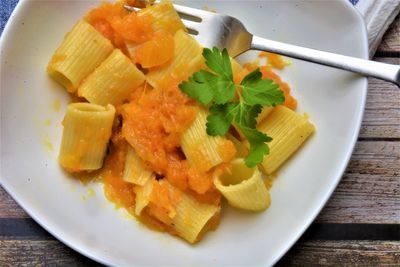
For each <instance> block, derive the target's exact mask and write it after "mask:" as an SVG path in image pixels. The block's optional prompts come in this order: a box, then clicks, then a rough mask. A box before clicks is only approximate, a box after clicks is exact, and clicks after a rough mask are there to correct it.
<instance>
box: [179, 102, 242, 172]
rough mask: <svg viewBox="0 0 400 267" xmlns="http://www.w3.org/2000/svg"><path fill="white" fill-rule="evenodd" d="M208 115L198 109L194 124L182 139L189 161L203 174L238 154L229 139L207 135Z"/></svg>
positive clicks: (183, 148) (182, 145) (184, 151)
mask: <svg viewBox="0 0 400 267" xmlns="http://www.w3.org/2000/svg"><path fill="white" fill-rule="evenodd" d="M207 115H208V113H207V111H206V110H204V109H203V108H198V109H197V115H196V118H195V120H194V122H193V123H192V125H191V126H190V127H189V128H188V129H186V131H185V132H184V133H183V135H182V139H181V147H182V150H183V153H184V154H185V156H186V158H187V160H188V161H189V163H190V164H191V165H192V166H194V167H195V168H196V169H198V170H199V171H201V172H205V171H208V170H209V169H211V168H212V167H214V166H217V165H218V164H220V163H222V162H228V161H230V160H231V159H232V158H233V157H234V155H235V153H236V150H235V147H234V145H233V144H232V142H231V141H229V140H228V139H226V138H224V137H221V136H210V135H208V134H207V132H206V123H207Z"/></svg>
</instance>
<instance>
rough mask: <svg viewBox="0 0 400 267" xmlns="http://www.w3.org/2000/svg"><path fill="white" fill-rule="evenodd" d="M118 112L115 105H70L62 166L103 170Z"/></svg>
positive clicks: (62, 149)
mask: <svg viewBox="0 0 400 267" xmlns="http://www.w3.org/2000/svg"><path fill="white" fill-rule="evenodd" d="M114 115H115V108H114V107H113V106H112V105H108V106H106V107H103V106H99V105H94V104H89V103H74V104H70V105H69V106H68V108H67V112H66V114H65V117H64V120H63V126H64V131H63V136H62V141H61V148H60V154H59V162H60V164H61V166H63V167H64V168H65V169H67V170H68V171H71V172H78V171H92V170H97V169H100V168H101V167H102V165H103V160H104V156H105V153H106V149H107V144H108V141H109V139H110V136H111V127H112V124H113V121H114Z"/></svg>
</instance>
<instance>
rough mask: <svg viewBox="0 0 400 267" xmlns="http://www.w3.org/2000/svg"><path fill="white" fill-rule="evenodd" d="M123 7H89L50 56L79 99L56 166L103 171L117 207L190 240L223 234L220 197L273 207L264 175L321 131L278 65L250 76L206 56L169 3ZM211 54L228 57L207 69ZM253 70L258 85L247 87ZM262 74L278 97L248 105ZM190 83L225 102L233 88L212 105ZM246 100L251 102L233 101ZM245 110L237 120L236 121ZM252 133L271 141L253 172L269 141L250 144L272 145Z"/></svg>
mask: <svg viewBox="0 0 400 267" xmlns="http://www.w3.org/2000/svg"><path fill="white" fill-rule="evenodd" d="M132 2H133V1H129V3H132ZM126 3H127V2H125V1H118V2H116V3H114V4H111V3H103V4H101V5H100V6H99V7H97V8H95V9H93V10H91V11H90V12H89V13H88V14H87V15H86V16H85V19H86V20H87V21H88V22H87V21H85V20H80V21H78V23H77V24H76V25H75V26H74V28H73V29H72V31H71V32H70V33H69V34H67V35H66V37H65V39H64V41H63V43H62V44H61V46H60V47H59V48H58V49H57V50H56V52H55V54H54V56H53V58H52V59H51V60H50V63H49V66H48V73H49V74H50V76H52V77H53V78H54V79H55V80H56V81H58V82H59V83H61V84H62V85H63V86H64V87H66V88H67V89H68V91H69V92H70V93H71V95H72V96H73V99H74V101H81V102H80V103H72V104H69V105H68V107H67V111H66V114H65V118H64V120H63V125H64V131H63V136H62V142H61V147H60V153H59V163H60V165H61V166H62V167H63V168H64V169H65V170H67V171H68V172H72V173H76V172H79V173H85V172H92V171H94V170H97V171H96V176H99V177H100V178H101V181H102V182H103V183H104V192H105V195H106V197H107V199H109V200H110V201H112V202H113V203H115V205H116V207H124V208H125V209H126V210H127V211H128V212H130V213H131V214H132V215H134V216H135V217H137V218H138V219H139V220H140V221H141V222H143V223H145V224H146V225H148V226H149V227H151V228H152V229H159V230H163V231H168V232H169V233H171V234H173V235H177V236H179V237H181V238H183V239H184V240H186V241H187V242H189V243H195V242H197V241H199V240H200V239H201V238H202V237H203V235H204V234H205V233H206V232H208V231H210V230H213V229H215V228H216V227H217V225H218V222H219V219H220V216H221V206H222V202H223V201H224V200H226V201H227V202H228V204H229V205H230V206H233V207H235V208H239V209H244V210H249V211H253V212H260V211H263V210H265V209H267V208H268V207H269V206H270V205H271V200H270V195H269V191H268V189H269V188H270V180H266V179H265V176H264V175H263V172H264V174H267V175H269V174H271V173H275V172H276V171H277V170H278V169H279V167H280V166H281V165H282V164H283V163H284V162H285V161H286V160H287V159H288V158H289V157H290V156H291V155H292V154H293V153H294V152H295V151H296V150H297V149H298V148H299V147H300V146H301V145H302V143H303V142H304V141H305V140H306V139H307V138H308V137H309V136H310V135H311V134H312V132H314V130H315V128H314V126H313V125H312V123H311V122H310V121H309V120H308V117H306V116H301V115H299V114H297V113H296V112H295V111H294V108H295V107H296V105H297V102H296V100H295V99H294V98H293V97H292V96H291V95H290V90H289V87H288V85H287V84H286V83H284V82H283V81H281V79H280V78H279V76H278V75H277V74H276V73H274V72H273V71H272V69H271V68H272V67H271V66H269V65H268V66H267V65H265V66H261V71H254V70H255V68H258V64H255V63H254V62H253V63H249V64H244V65H242V64H240V63H239V62H238V61H236V60H235V59H233V58H230V57H229V55H228V54H227V53H226V54H224V53H219V52H218V51H216V52H215V50H209V49H204V48H203V47H202V46H201V45H200V44H199V43H198V42H197V41H196V40H195V39H194V38H193V37H192V36H191V35H190V34H189V33H188V32H187V30H186V29H185V27H184V24H183V23H182V21H181V20H180V18H179V15H178V13H177V12H176V11H175V10H174V9H173V5H172V4H171V2H169V1H161V2H160V3H158V4H155V5H151V4H149V5H148V6H147V7H145V8H142V9H141V10H140V11H132V12H128V11H127V10H126V9H125V8H124V4H126ZM89 22H90V23H89ZM207 53H208V55H209V56H210V53H216V54H214V55H217V57H218V56H221V58H223V64H220V65H218V62H219V61H218V58H217V57H214V58H213V59H214V62H212V63H210V60H209V58H208V57H207V55H206V54H207ZM218 53H219V54H218ZM205 59H207V61H206V60H205ZM206 63H207V64H206ZM212 65H213V66H212ZM216 65H217V66H216ZM218 66H219V67H220V69H223V70H224V71H225V72H224V73H223V75H225V76H226V77H222V80H223V82H222V83H220V84H223V85H222V86H218V87H212V86H209V85H210V84H209V83H207V79H208V78H210V77H212V79H214V81H217V82H218V81H221V80H220V78H221V76H218ZM200 70H201V72H198V71H200ZM210 70H211V72H209V71H210ZM194 72H197V74H198V76H197V78H198V80H196V79H197V78H195V77H194V76H192V75H193V73H194ZM231 72H232V73H231ZM249 73H251V74H252V75H253V76H252V79H251V80H246V78H247V77H248V76H251V75H249ZM207 75H208V76H207ZM190 76H192V77H191V78H190V79H189V82H186V80H187V79H188V78H189V77H190ZM260 76H263V78H271V77H272V79H273V80H274V82H275V83H272V80H270V81H262V82H263V83H264V85H266V84H267V87H268V90H270V92H272V93H271V94H272V95H273V96H274V97H276V98H277V99H278V98H279V96H281V98H282V99H281V102H279V103H270V104H269V105H268V103H267V104H265V103H264V104H260V103H258V104H254V105H253V104H251V103H250V102H251V101H258V100H257V99H258V98H259V97H262V95H261V93H259V92H256V91H257V90H255V91H253V92H250V91H248V90H249V89H248V88H253V89H254V84H253V83H254V82H259V81H261V80H260V79H261V78H260ZM225 78H228V83H226V79H225ZM195 80H196V81H195ZM196 82H198V83H197V84H196ZM245 82H247V84H246V86H247V89H246V88H244V86H242V83H245ZM184 84H186V86H182V87H181V85H184ZM217 84H218V83H217ZM220 84H219V85H220ZM260 84H261V85H260V86H263V85H262V83H260ZM278 85H279V86H281V87H280V89H277V88H278ZM187 86H189V87H190V86H192V88H193V87H195V88H197V89H198V88H200V89H201V90H202V91H201V92H199V94H201V93H203V92H204V90H206V92H207V90H210V92H208V93H209V94H210V95H211V96H212V97H214V96H215V95H216V94H219V95H220V96H221V95H224V94H225V93H226V92H223V90H224V89H225V88H226V86H227V87H229V88H230V89H232V88H233V89H235V94H232V95H231V98H230V99H233V100H226V99H224V97H221V98H220V100H219V102H218V103H213V104H210V103H209V104H207V103H203V101H198V102H196V101H195V100H196V99H195V97H192V95H191V94H189V93H188V94H186V93H187V90H189V91H190V90H191V89H192V88H188V87H187ZM196 86H197V87H196ZM241 86H242V87H241ZM252 86H253V87H252ZM183 87H185V88H186V89H185V88H183ZM229 88H228V89H227V90H230V89H229ZM238 88H239V89H240V90H239V89H238ZM236 89H238V90H236ZM257 89H260V88H257ZM262 89H264V88H262ZM282 92H284V94H283V93H282ZM283 95H285V97H287V99H286V100H288V101H285V102H283ZM242 98H243V99H245V100H246V99H247V100H246V101H247V102H246V101H245V102H235V100H236V99H242ZM254 99H256V100H254ZM224 101H225V102H224ZM229 101H230V102H229ZM200 102H201V103H200ZM205 102H207V101H205ZM236 103H240V104H241V105H242V106H239V105H238V106H235V104H236ZM282 103H283V105H281V104H282ZM218 105H219V106H218ZM224 105H225V106H224ZM229 105H230V106H229ZM255 105H257V106H255ZM263 105H265V106H263ZM261 106H263V107H262V108H261ZM288 107H290V108H291V109H289V108H288ZM229 108H231V109H229ZM241 108H243V109H241ZM239 109H240V110H241V112H240V113H236V114H240V116H238V117H234V119H232V118H231V120H230V121H229V118H230V116H232V114H234V113H235V112H237V111H238V110H239ZM292 109H293V110H292ZM243 110H244V111H247V112H243ZM257 114H258V117H256V115H257ZM253 115H254V116H253ZM235 116H236V115H235ZM210 118H213V119H214V125H213V126H214V128H213V129H212V130H211V131H215V132H219V131H221V129H219V127H220V126H222V127H221V128H223V130H224V131H223V133H219V134H216V135H213V133H211V131H210V127H209V126H210V124H211V122H212V121H211V119H210ZM224 120H226V121H224ZM216 122H217V123H216ZM226 122H229V124H226ZM246 127H247V128H246ZM255 127H257V128H258V130H259V131H261V132H264V133H265V134H267V135H268V136H270V137H272V141H271V142H269V143H268V144H269V148H270V153H269V154H268V155H266V156H265V157H264V159H263V158H262V156H263V155H264V154H265V153H264V154H261V156H260V157H259V159H258V161H257V162H256V163H254V165H250V164H248V162H246V160H247V159H248V158H249V157H250V156H249V155H250V154H252V153H253V155H254V149H258V148H260V147H261V148H263V146H262V145H265V143H263V142H257V145H256V146H258V147H255V148H254V142H255V141H254V140H257V138H258V139H260V138H264V139H265V138H266V139H267V140H268V137H265V136H263V134H262V133H261V132H257V129H256V128H255ZM252 135H253V136H252ZM253 137H254V138H253ZM252 138H253V139H252ZM264 139H262V140H264ZM252 141H253V142H252ZM249 142H250V144H251V146H250V149H249V146H248V144H249ZM264 142H266V141H264ZM261 160H262V163H261V164H259V165H258V166H257V163H259V162H261ZM248 166H251V167H252V166H254V167H252V168H249V167H248ZM266 183H268V186H266ZM249 216H250V215H249Z"/></svg>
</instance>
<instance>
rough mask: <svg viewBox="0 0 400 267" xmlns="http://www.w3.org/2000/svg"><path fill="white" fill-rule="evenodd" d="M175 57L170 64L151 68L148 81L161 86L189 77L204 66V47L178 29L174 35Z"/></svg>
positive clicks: (152, 84) (154, 85) (155, 85)
mask: <svg viewBox="0 0 400 267" xmlns="http://www.w3.org/2000/svg"><path fill="white" fill-rule="evenodd" d="M174 42H175V48H174V51H175V52H174V57H173V59H172V60H171V62H170V64H168V65H166V66H164V67H161V68H157V69H154V70H150V71H149V73H148V74H147V76H146V77H147V81H148V82H149V83H150V84H151V86H153V87H161V86H163V84H165V83H166V82H168V81H171V80H172V81H174V80H175V81H176V80H177V81H181V80H185V79H187V78H188V77H189V76H190V75H191V74H192V73H193V72H195V71H198V70H200V69H201V68H202V67H204V66H205V65H204V58H203V56H202V52H203V48H202V47H201V45H200V44H199V43H198V42H197V41H196V40H195V39H194V38H193V37H192V36H190V35H189V34H187V33H186V32H184V31H183V30H178V31H177V32H176V33H175V35H174Z"/></svg>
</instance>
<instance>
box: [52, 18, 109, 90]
mask: <svg viewBox="0 0 400 267" xmlns="http://www.w3.org/2000/svg"><path fill="white" fill-rule="evenodd" d="M113 49H114V48H113V45H112V44H111V42H110V41H109V40H108V39H106V38H105V37H103V35H101V33H99V32H98V31H97V30H96V29H95V28H94V27H93V26H91V25H90V24H89V23H87V22H86V21H84V20H80V21H78V23H77V24H76V25H75V26H74V27H73V29H72V30H71V31H70V32H69V33H68V34H67V35H66V36H65V38H64V41H63V42H62V44H61V45H60V46H59V47H58V49H57V50H56V51H55V53H54V55H53V57H52V59H51V60H50V62H49V65H48V67H47V72H48V73H49V74H50V76H52V77H53V79H54V80H56V81H57V82H58V83H60V84H61V85H63V86H64V87H65V88H67V90H68V91H69V92H71V93H72V92H75V91H76V89H77V88H78V86H79V84H80V83H81V82H82V80H83V79H84V78H86V77H87V76H88V75H89V74H90V73H92V72H93V71H94V69H95V68H96V67H97V66H99V65H100V64H101V62H103V61H104V59H106V58H107V56H108V55H110V54H111V52H112V51H113Z"/></svg>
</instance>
